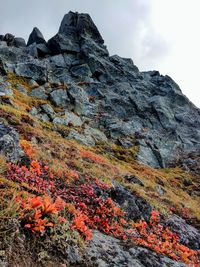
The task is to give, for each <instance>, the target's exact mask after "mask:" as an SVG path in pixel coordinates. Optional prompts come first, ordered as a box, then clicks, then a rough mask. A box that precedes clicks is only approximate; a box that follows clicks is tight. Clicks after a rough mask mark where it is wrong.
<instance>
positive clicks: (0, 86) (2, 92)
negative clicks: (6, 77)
mask: <svg viewBox="0 0 200 267" xmlns="http://www.w3.org/2000/svg"><path fill="white" fill-rule="evenodd" d="M12 95H13V90H12V89H11V84H10V83H8V82H4V83H0V96H12Z"/></svg>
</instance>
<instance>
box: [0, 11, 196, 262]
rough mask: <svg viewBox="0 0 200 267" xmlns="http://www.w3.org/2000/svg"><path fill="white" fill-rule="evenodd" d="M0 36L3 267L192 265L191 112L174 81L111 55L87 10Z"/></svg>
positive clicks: (193, 167) (193, 138)
mask: <svg viewBox="0 0 200 267" xmlns="http://www.w3.org/2000/svg"><path fill="white" fill-rule="evenodd" d="M0 40H1V41H0V74H1V76H0V114H1V121H0V150H1V155H2V156H1V158H0V190H1V204H0V207H1V210H0V222H1V226H0V229H1V230H0V251H1V253H0V264H2V266H43V265H45V266H52V265H55V264H57V265H56V266H65V265H63V264H66V266H68V265H69V266H141V267H143V266H188V265H189V266H199V262H198V250H199V248H200V233H199V231H198V229H199V226H200V224H199V221H200V214H199V209H198V208H199V174H200V173H199V169H200V165H199V161H200V111H199V110H198V109H197V108H196V107H195V106H194V105H193V104H192V103H191V102H190V101H189V100H188V99H187V98H186V97H185V96H184V95H183V94H182V92H181V90H180V88H179V87H178V85H177V84H176V83H175V82H174V81H173V80H172V79H171V78H170V77H168V76H162V75H160V74H159V72H157V71H150V72H143V73H142V72H140V71H139V70H138V68H137V67H136V66H135V65H134V64H133V62H132V60H131V59H124V58H120V57H119V56H116V55H115V56H109V53H108V51H107V49H106V47H105V46H104V41H103V39H102V36H101V35H100V33H99V31H98V29H97V28H96V26H95V24H94V23H93V21H92V19H91V18H90V16H89V15H88V14H78V13H73V12H69V13H68V14H67V15H65V16H64V18H63V21H62V23H61V26H60V29H59V32H58V34H56V35H55V36H54V37H52V38H51V39H50V40H49V41H48V42H46V41H45V40H44V37H43V36H42V33H41V32H40V31H39V29H38V28H34V29H33V31H32V33H31V35H30V37H29V40H28V45H27V46H26V44H25V41H23V39H22V38H15V37H14V36H13V35H10V34H6V35H5V36H1V38H0ZM158 211H159V212H158ZM14 239H17V240H18V243H19V245H17V246H16V247H15V246H13V245H12V242H13V240H14ZM83 239H84V240H85V241H83ZM102 244H103V245H102ZM143 247H145V248H143ZM152 250H153V251H154V252H152ZM161 254H163V255H164V256H163V255H161ZM170 258H171V259H170ZM179 262H184V263H185V264H188V265H184V264H183V263H179Z"/></svg>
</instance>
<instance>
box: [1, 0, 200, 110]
mask: <svg viewBox="0 0 200 267" xmlns="http://www.w3.org/2000/svg"><path fill="white" fill-rule="evenodd" d="M70 10H72V11H78V12H86V13H89V14H90V15H91V17H92V19H93V20H94V22H95V24H96V25H97V27H98V29H99V31H100V32H101V35H102V36H103V38H104V40H105V44H106V45H107V47H108V50H109V52H110V54H111V55H113V54H118V55H119V56H122V57H128V58H132V59H133V61H134V63H135V64H136V65H137V66H138V67H139V69H140V70H141V71H148V70H159V71H160V73H161V74H163V75H166V74H167V75H169V76H171V77H172V78H173V79H174V80H175V82H176V83H178V84H179V86H180V88H181V90H182V92H183V93H184V94H185V95H186V96H187V97H188V98H189V99H190V100H191V101H192V102H193V103H194V104H195V105H196V106H197V107H199V108H200V88H199V77H200V74H199V64H200V31H199V25H200V15H199V11H200V0H34V1H30V0H17V1H16V0H0V34H5V33H7V32H10V33H12V34H14V35H15V36H18V37H19V36H20V37H24V38H25V39H26V40H27V39H28V36H29V34H30V32H31V31H32V28H33V27H34V26H37V27H38V28H39V29H40V30H41V32H42V33H43V35H44V37H45V38H46V40H48V39H50V38H51V37H52V36H53V35H55V34H56V33H57V31H58V28H59V25H60V22H61V20H62V18H63V16H64V14H66V13H68V12H69V11H70Z"/></svg>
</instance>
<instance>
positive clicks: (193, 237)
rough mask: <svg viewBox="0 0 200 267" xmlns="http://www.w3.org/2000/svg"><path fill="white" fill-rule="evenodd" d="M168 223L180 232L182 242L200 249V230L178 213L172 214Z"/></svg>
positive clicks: (172, 228) (176, 231)
mask: <svg viewBox="0 0 200 267" xmlns="http://www.w3.org/2000/svg"><path fill="white" fill-rule="evenodd" d="M166 225H167V226H168V227H170V229H171V230H172V231H173V232H175V233H177V234H178V236H179V238H180V243H182V244H184V245H185V246H187V247H189V248H191V249H195V250H199V249H200V232H199V231H198V230H197V229H195V228H194V227H193V226H191V225H189V224H187V223H186V222H185V220H184V219H182V218H181V217H179V216H177V215H172V216H170V217H169V218H168V219H167V220H166Z"/></svg>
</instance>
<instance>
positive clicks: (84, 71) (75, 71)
mask: <svg viewBox="0 0 200 267" xmlns="http://www.w3.org/2000/svg"><path fill="white" fill-rule="evenodd" d="M70 72H71V73H72V75H73V76H75V77H77V78H80V80H83V79H85V78H86V77H87V78H89V77H91V76H92V73H91V71H90V68H89V66H88V65H87V64H83V65H77V66H74V67H72V68H71V69H70Z"/></svg>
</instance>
